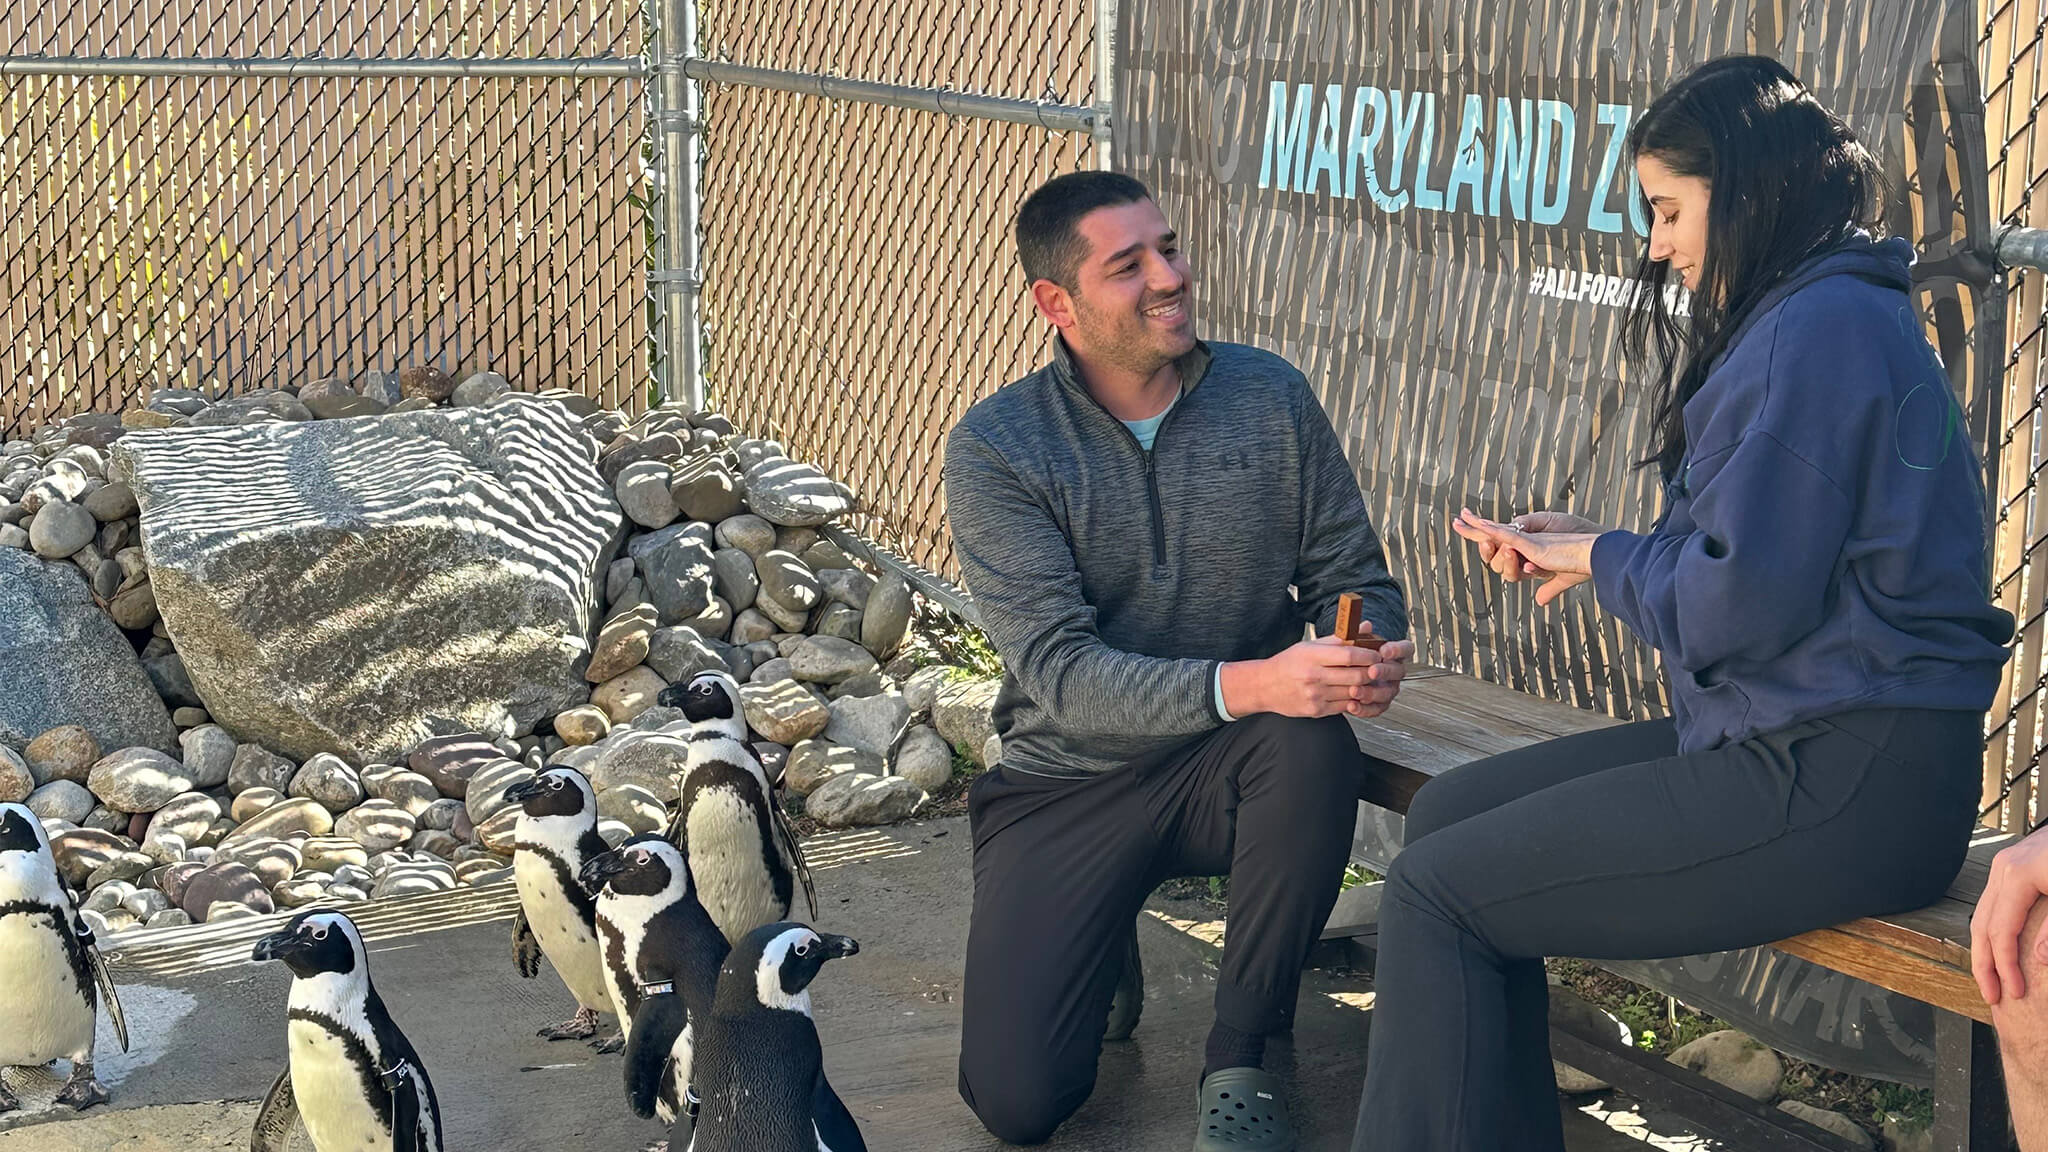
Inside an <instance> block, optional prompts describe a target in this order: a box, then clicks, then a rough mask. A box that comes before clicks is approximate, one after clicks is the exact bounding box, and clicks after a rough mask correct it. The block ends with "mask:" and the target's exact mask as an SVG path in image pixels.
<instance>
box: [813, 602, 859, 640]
mask: <svg viewBox="0 0 2048 1152" xmlns="http://www.w3.org/2000/svg"><path fill="white" fill-rule="evenodd" d="M816 631H817V633H818V635H820V636H836V637H838V638H839V639H841V640H845V641H848V642H849V643H853V644H858V643H860V609H858V608H848V607H847V606H846V605H844V604H827V605H825V610H824V611H822V612H820V613H818V624H817V629H816Z"/></svg>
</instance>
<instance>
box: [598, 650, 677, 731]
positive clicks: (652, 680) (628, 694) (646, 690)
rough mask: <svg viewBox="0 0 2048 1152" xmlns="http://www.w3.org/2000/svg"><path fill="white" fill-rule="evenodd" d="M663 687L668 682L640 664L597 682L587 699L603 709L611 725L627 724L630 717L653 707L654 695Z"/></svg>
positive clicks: (630, 719)
mask: <svg viewBox="0 0 2048 1152" xmlns="http://www.w3.org/2000/svg"><path fill="white" fill-rule="evenodd" d="M666 687H668V681H666V680H663V679H662V678H661V677H660V676H658V675H656V674H655V672H654V670H653V669H651V668H649V667H647V666H646V665H644V664H643V665H641V666H640V667H638V668H634V669H632V670H631V671H629V672H627V673H625V674H624V675H622V676H618V677H616V678H614V679H611V680H607V681H605V682H604V683H602V684H600V685H598V686H597V690H596V691H595V692H592V693H591V694H590V702H591V703H592V704H594V705H596V706H597V707H599V708H601V709H603V710H604V714H605V715H606V716H607V717H609V718H610V719H611V722H612V723H613V724H630V723H632V722H633V718H634V717H636V716H638V715H640V714H641V713H642V712H645V711H647V710H648V709H649V708H652V707H654V702H655V697H657V696H658V695H660V693H661V690H662V689H663V688H666Z"/></svg>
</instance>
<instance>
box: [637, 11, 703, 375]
mask: <svg viewBox="0 0 2048 1152" xmlns="http://www.w3.org/2000/svg"><path fill="white" fill-rule="evenodd" d="M654 10H655V13H656V17H655V27H654V35H653V37H652V41H651V43H650V44H649V55H650V56H652V57H653V61H652V62H653V66H654V67H653V71H654V85H653V95H654V120H655V125H654V128H655V132H654V164H655V176H656V181H657V188H658V193H657V194H658V196H659V205H658V207H657V209H656V211H657V212H658V213H659V215H658V218H657V223H658V226H659V229H660V236H659V237H658V238H657V240H656V245H655V249H656V258H655V267H654V270H653V271H652V273H650V276H651V278H652V279H653V280H654V282H655V289H656V293H657V297H658V299H659V301H660V304H659V314H658V324H659V326H660V329H661V335H660V337H659V344H658V348H659V350H660V354H661V369H660V371H659V372H658V373H657V374H656V387H657V389H658V390H659V392H660V398H661V399H662V400H663V401H668V400H684V401H687V402H688V403H689V405H690V406H691V407H692V408H699V409H701V408H703V407H704V373H703V365H702V363H701V360H700V357H699V352H700V348H701V344H700V341H699V333H700V332H701V330H702V325H701V322H700V320H699V318H698V314H697V301H698V294H699V289H700V288H701V285H702V282H701V280H700V277H699V274H698V269H699V266H700V262H699V260H698V253H697V147H698V131H699V127H700V125H699V119H698V111H699V108H698V102H697V85H696V82H695V81H693V80H691V79H690V78H689V76H687V75H686V74H685V73H684V71H683V65H684V62H685V61H687V60H689V59H691V58H692V57H694V56H695V55H696V53H697V3H696V0H655V3H654Z"/></svg>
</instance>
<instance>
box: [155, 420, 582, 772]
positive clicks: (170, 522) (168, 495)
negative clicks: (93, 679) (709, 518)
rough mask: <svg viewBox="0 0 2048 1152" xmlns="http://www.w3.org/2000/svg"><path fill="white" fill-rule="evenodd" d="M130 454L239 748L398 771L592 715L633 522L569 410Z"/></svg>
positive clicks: (173, 609) (175, 599)
mask: <svg viewBox="0 0 2048 1152" xmlns="http://www.w3.org/2000/svg"><path fill="white" fill-rule="evenodd" d="M116 454H117V458H118V460H119V462H120V466H121V469H122V470H123V471H124V472H125V474H126V475H127V476H128V477H129V481H130V483H131V485H132V486H133V487H134V489H135V493H136V496H137V497H138V499H139V500H140V502H141V505H142V526H143V527H142V535H143V546H144V548H145V549H146V551H147V553H148V558H149V564H150V575H151V580H152V582H153V584H154V586H155V590H156V598H157V603H158V604H159V605H160V607H161V609H162V612H163V622H164V625H165V627H166V628H167V629H168V631H169V632H170V634H171V636H172V638H173V639H174V640H175V641H176V642H177V645H178V651H179V653H180V655H182V656H183V658H184V663H185V669H186V671H187V672H188V673H189V675H190V676H191V679H192V683H193V685H194V686H195V687H196V688H197V689H198V693H199V695H200V696H202V697H203V698H204V699H205V701H206V706H207V710H208V711H209V712H210V713H212V716H213V719H214V721H215V722H216V723H218V724H220V725H221V726H222V727H223V728H226V729H227V730H228V731H229V732H231V733H233V734H234V735H235V736H236V737H237V738H238V739H240V740H242V741H244V742H255V743H260V744H262V745H263V746H265V747H267V748H270V749H273V750H275V751H278V752H282V753H284V754H285V755H288V756H290V757H291V758H293V759H294V760H301V761H303V760H306V759H308V758H310V757H312V756H314V755H317V754H319V753H322V752H329V753H334V754H336V755H339V756H341V757H342V758H343V759H345V760H348V761H350V762H352V763H367V762H390V761H395V760H396V759H398V758H399V757H401V756H402V755H403V754H404V753H405V752H406V750H407V749H409V748H411V747H413V746H414V745H416V744H418V743H419V742H420V741H421V740H423V739H426V738H427V737H429V736H432V735H434V734H436V733H437V732H446V731H454V730H460V729H469V730H475V731H481V732H485V733H490V734H493V735H511V734H515V733H524V732H529V731H532V729H533V726H534V725H535V724H536V723H537V722H538V721H540V720H542V719H544V718H546V717H549V716H553V715H554V714H556V713H558V712H561V711H564V710H566V709H568V708H573V707H575V706H577V705H579V704H582V703H584V702H585V701H587V700H588V699H589V695H590V688H589V685H588V684H587V683H586V682H585V681H584V679H583V669H584V667H585V665H586V662H587V660H588V658H589V635H590V628H591V624H592V621H593V617H594V614H595V609H596V600H597V593H598V590H599V585H598V581H599V580H601V579H602V577H603V574H604V571H605V567H606V566H607V565H608V564H609V563H610V562H611V556H612V552H613V550H614V548H615V547H616V544H617V540H618V537H619V535H620V532H621V529H622V521H621V518H620V514H619V508H618V504H617V502H616V501H615V500H614V499H613V496H612V493H611V489H610V487H609V486H608V485H606V484H605V483H604V481H603V480H602V478H601V477H599V476H598V474H597V469H596V467H595V458H596V445H595V443H594V442H593V441H592V440H591V439H590V438H589V437H588V436H587V435H586V434H585V433H583V432H582V431H581V430H580V429H579V428H578V427H576V425H575V424H574V423H573V422H572V421H571V420H570V418H569V416H568V414H567V412H566V411H565V410H564V409H562V408H561V407H560V406H559V405H555V404H550V403H547V402H545V401H539V400H528V399H523V398H518V397H508V398H506V399H504V400H502V401H500V402H499V403H496V404H492V405H490V406H488V407H484V408H464V409H456V410H450V411H423V412H412V413H402V414H397V415H391V416H384V417H379V418H377V419H375V420H352V421H319V422H312V423H301V424H288V423H284V424H281V423H271V424H263V425H257V426H250V427H237V428H219V429H190V428H181V429H161V430H149V431H140V432H136V433H134V434H132V435H130V436H128V437H126V438H124V439H123V440H122V441H121V442H120V444H119V446H118V447H117V449H116ZM116 743H119V742H116Z"/></svg>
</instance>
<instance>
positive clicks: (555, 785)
mask: <svg viewBox="0 0 2048 1152" xmlns="http://www.w3.org/2000/svg"><path fill="white" fill-rule="evenodd" d="M548 787H549V788H550V789H552V790H553V791H556V792H560V791H561V790H562V778H561V777H560V776H550V777H548Z"/></svg>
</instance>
